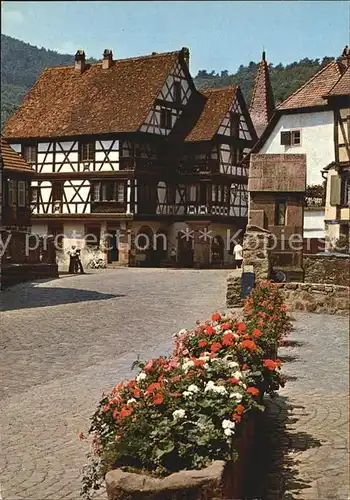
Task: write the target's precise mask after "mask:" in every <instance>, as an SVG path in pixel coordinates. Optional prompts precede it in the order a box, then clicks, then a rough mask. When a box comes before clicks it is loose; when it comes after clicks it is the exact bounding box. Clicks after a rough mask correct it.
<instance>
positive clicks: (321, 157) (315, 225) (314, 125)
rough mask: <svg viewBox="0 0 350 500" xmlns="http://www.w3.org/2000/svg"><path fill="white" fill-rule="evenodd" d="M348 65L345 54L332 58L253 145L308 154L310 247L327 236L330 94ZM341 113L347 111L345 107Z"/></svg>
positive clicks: (278, 110)
mask: <svg viewBox="0 0 350 500" xmlns="http://www.w3.org/2000/svg"><path fill="white" fill-rule="evenodd" d="M345 68H346V65H345V64H344V58H343V60H334V61H332V62H330V63H329V64H327V65H326V66H325V67H323V68H322V69H321V70H320V71H319V72H318V73H316V74H315V75H314V76H312V78H310V79H309V80H308V81H307V82H306V83H305V84H304V85H302V86H301V87H300V88H299V89H297V90H296V91H295V92H294V93H293V94H291V95H290V96H289V97H288V98H287V99H286V100H285V101H284V102H282V103H281V104H280V105H279V106H277V108H276V110H275V112H274V114H273V116H272V118H271V119H270V121H269V123H268V125H267V127H266V128H265V130H264V131H263V133H262V134H261V136H260V138H259V141H258V142H257V144H256V145H255V146H254V148H253V153H261V154H306V157H307V186H308V187H307V191H306V197H305V201H304V203H305V207H304V239H305V247H306V248H307V249H308V251H310V249H314V251H319V250H320V249H321V248H322V246H323V245H322V243H321V242H322V241H323V240H324V239H325V237H326V236H327V231H328V230H327V228H326V227H325V219H327V216H326V215H325V197H324V196H323V184H324V177H323V174H322V171H323V170H324V168H325V167H327V166H328V165H330V164H332V163H333V162H334V161H335V160H336V158H335V137H336V136H335V133H334V130H335V128H334V127H335V123H336V121H335V120H336V114H335V111H334V106H333V104H332V102H335V101H336V99H335V98H332V97H329V98H328V97H327V96H328V94H329V93H330V92H331V89H332V88H335V86H336V84H337V82H339V80H341V79H342V77H343V75H344V71H345ZM344 78H345V76H344ZM342 113H343V115H344V113H345V114H346V111H345V108H344V110H343V111H342ZM253 121H254V120H253ZM344 151H345V149H344Z"/></svg>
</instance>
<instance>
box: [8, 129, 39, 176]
mask: <svg viewBox="0 0 350 500" xmlns="http://www.w3.org/2000/svg"><path fill="white" fill-rule="evenodd" d="M1 157H2V160H3V167H4V169H5V170H11V171H16V172H25V173H27V174H28V173H33V174H34V170H33V169H32V168H31V167H30V166H29V165H28V163H26V162H25V160H24V159H23V158H22V156H21V155H19V154H18V153H16V152H15V151H14V150H13V149H12V148H11V146H10V145H9V144H8V143H7V142H6V141H5V140H4V139H3V138H2V137H1Z"/></svg>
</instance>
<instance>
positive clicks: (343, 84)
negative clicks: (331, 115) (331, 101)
mask: <svg viewBox="0 0 350 500" xmlns="http://www.w3.org/2000/svg"><path fill="white" fill-rule="evenodd" d="M349 95H350V66H349V67H348V68H347V69H346V71H345V73H343V75H342V76H341V77H340V78H339V80H338V81H337V83H336V84H335V85H334V87H332V88H331V90H330V91H329V92H328V94H327V96H349Z"/></svg>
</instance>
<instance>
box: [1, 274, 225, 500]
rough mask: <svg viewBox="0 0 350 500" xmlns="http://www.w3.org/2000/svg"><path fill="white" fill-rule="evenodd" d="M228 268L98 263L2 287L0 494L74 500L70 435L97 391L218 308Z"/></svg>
mask: <svg viewBox="0 0 350 500" xmlns="http://www.w3.org/2000/svg"><path fill="white" fill-rule="evenodd" d="M227 272H228V271H224V270H209V271H197V270H170V269H160V270H154V269H118V270H99V271H94V272H93V273H91V274H88V275H85V276H79V275H78V276H75V277H72V276H67V277H63V278H61V279H60V280H55V281H50V282H45V283H40V284H39V285H37V286H34V287H33V286H31V285H28V284H25V285H18V286H16V287H14V288H13V289H11V290H8V291H5V292H3V293H1V296H0V300H1V301H2V306H3V309H4V310H5V312H2V313H1V319H0V321H1V338H0V362H1V363H0V379H1V386H0V391H1V392H0V398H1V409H0V450H1V452H0V483H1V486H2V497H3V500H24V499H25V500H29V499H32V500H44V499H47V500H61V499H70V500H78V499H79V490H80V472H81V468H82V466H83V464H84V462H85V454H86V452H87V449H86V444H85V443H84V442H80V441H78V439H77V434H78V431H79V430H82V429H84V428H85V429H86V428H87V425H88V423H89V420H88V419H89V417H90V416H91V415H92V413H93V411H94V410H95V408H96V405H97V402H98V400H99V398H100V396H101V393H102V391H103V390H108V389H110V388H111V387H112V386H114V385H115V383H116V382H117V381H119V380H120V379H122V378H124V377H125V376H128V375H129V373H130V366H131V364H132V362H133V361H134V360H135V359H136V357H137V355H138V354H140V356H141V358H148V357H151V356H155V355H160V354H164V353H165V352H166V351H167V350H168V349H169V347H170V345H171V342H172V338H171V336H172V334H173V333H175V332H177V331H179V330H180V329H181V328H183V327H191V326H193V325H194V323H195V321H196V320H197V319H205V318H206V317H208V316H209V315H210V314H211V313H212V312H215V311H216V310H218V309H221V308H223V306H224V305H225V293H226V276H227Z"/></svg>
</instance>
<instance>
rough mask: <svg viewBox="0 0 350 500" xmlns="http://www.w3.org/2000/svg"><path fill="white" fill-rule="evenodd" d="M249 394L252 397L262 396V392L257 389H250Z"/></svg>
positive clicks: (248, 389)
mask: <svg viewBox="0 0 350 500" xmlns="http://www.w3.org/2000/svg"><path fill="white" fill-rule="evenodd" d="M247 393H248V394H251V395H252V396H257V395H258V394H260V391H259V389H257V388H256V387H248V388H247Z"/></svg>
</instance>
